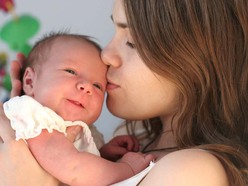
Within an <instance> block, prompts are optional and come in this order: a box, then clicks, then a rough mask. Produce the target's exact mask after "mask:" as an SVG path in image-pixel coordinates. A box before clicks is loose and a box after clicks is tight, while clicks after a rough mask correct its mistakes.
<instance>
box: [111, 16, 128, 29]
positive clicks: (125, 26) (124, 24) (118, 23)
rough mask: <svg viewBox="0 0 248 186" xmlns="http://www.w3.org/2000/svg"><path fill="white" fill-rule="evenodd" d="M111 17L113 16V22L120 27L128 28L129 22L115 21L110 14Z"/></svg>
mask: <svg viewBox="0 0 248 186" xmlns="http://www.w3.org/2000/svg"><path fill="white" fill-rule="evenodd" d="M110 18H111V20H112V21H113V23H115V24H116V25H117V26H118V27H120V28H124V29H125V28H128V25H127V23H121V22H118V21H117V22H115V21H114V18H113V15H111V16H110Z"/></svg>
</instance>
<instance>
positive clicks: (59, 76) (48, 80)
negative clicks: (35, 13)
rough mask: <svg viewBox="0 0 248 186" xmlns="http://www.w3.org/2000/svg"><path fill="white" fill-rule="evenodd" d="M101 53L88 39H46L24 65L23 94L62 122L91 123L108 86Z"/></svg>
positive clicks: (61, 35)
mask: <svg viewBox="0 0 248 186" xmlns="http://www.w3.org/2000/svg"><path fill="white" fill-rule="evenodd" d="M100 53H101V48H100V46H99V45H98V44H97V43H95V42H94V41H92V40H91V39H90V37H88V36H83V35H76V34H68V33H52V34H49V35H47V36H45V37H44V38H43V39H41V40H40V41H38V42H37V43H36V44H35V46H34V47H33V49H32V50H31V52H30V54H29V56H28V57H27V59H26V61H25V63H24V68H23V69H24V72H23V73H22V77H23V91H24V93H25V94H27V95H29V96H32V97H33V98H34V99H36V100H37V101H38V102H40V103H41V104H42V105H44V106H46V107H49V108H51V109H52V110H54V111H55V112H56V113H57V114H59V115H60V116H61V117H63V119H64V120H73V121H75V120H83V121H84V122H86V123H88V124H91V123H93V122H94V121H95V120H96V119H97V118H98V116H99V115H100V112H101V109H102V104H103V100H104V94H105V88H106V83H107V81H106V72H107V66H106V65H104V64H103V63H102V60H101V55H100Z"/></svg>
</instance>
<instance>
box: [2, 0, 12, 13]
mask: <svg viewBox="0 0 248 186" xmlns="http://www.w3.org/2000/svg"><path fill="white" fill-rule="evenodd" d="M13 8H14V2H13V0H0V10H3V11H4V12H10V11H12V10H13Z"/></svg>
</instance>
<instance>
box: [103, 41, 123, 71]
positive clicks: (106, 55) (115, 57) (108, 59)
mask: <svg viewBox="0 0 248 186" xmlns="http://www.w3.org/2000/svg"><path fill="white" fill-rule="evenodd" d="M101 58H102V61H103V63H104V64H105V65H108V66H113V67H115V68H117V67H119V66H120V65H121V60H120V56H119V54H118V50H117V48H116V47H115V46H114V44H113V41H111V42H110V43H109V44H108V45H107V46H106V47H105V48H104V49H103V50H102V53H101Z"/></svg>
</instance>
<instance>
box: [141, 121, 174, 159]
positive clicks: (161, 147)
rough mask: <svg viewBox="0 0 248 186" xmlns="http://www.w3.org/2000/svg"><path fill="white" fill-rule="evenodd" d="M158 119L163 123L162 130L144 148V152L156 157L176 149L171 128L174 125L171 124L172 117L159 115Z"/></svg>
mask: <svg viewBox="0 0 248 186" xmlns="http://www.w3.org/2000/svg"><path fill="white" fill-rule="evenodd" d="M160 119H161V122H162V123H163V130H162V131H161V133H160V134H159V136H158V137H157V138H156V139H155V140H154V141H153V142H152V143H151V144H149V145H148V146H147V147H146V148H145V149H144V152H145V153H152V154H155V155H156V156H157V157H158V159H160V158H161V157H163V156H164V155H166V154H168V153H170V152H173V151H175V150H177V144H176V140H175V137H174V135H173V132H172V128H171V126H173V127H174V125H172V124H171V121H172V119H168V117H160ZM174 119H175V118H174ZM174 121H175V120H174Z"/></svg>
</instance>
